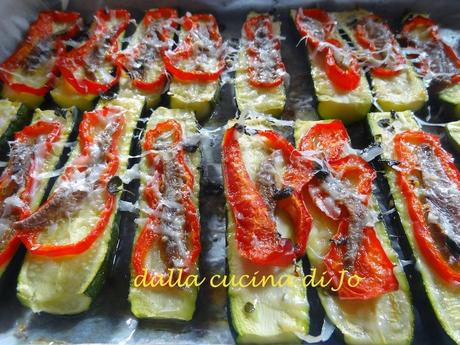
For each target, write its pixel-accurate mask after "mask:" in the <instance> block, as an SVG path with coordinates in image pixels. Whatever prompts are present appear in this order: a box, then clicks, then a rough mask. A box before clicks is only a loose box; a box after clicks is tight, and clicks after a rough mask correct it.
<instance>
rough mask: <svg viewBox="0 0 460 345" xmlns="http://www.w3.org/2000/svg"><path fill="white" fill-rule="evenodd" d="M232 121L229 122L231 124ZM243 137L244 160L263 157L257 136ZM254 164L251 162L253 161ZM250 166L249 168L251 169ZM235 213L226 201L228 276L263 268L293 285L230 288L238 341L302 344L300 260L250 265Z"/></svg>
mask: <svg viewBox="0 0 460 345" xmlns="http://www.w3.org/2000/svg"><path fill="white" fill-rule="evenodd" d="M233 124H234V122H233V121H231V122H229V123H228V126H229V127H230V126H232V125H233ZM245 124H246V125H248V126H249V127H250V128H255V129H269V128H271V125H270V122H269V121H268V120H266V119H264V118H258V119H252V120H246V121H245ZM250 138H253V139H248V138H243V137H242V138H241V139H240V140H239V141H240V145H241V152H242V154H243V160H245V161H246V162H247V160H251V161H252V160H255V161H256V162H255V163H257V161H259V160H261V159H262V156H263V153H262V152H263V149H262V148H261V145H262V147H264V146H265V145H264V144H263V140H262V139H261V138H258V137H257V136H251V137H250ZM251 165H252V164H251ZM251 169H253V168H250V167H248V171H251ZM277 218H278V222H279V223H278V231H279V232H280V233H282V234H284V235H285V236H286V235H287V234H288V233H289V231H290V230H291V229H290V225H289V222H287V221H286V220H285V219H282V217H277ZM234 223H235V222H234V215H233V213H232V211H231V209H230V207H229V205H228V203H227V204H226V228H227V234H226V240H227V264H228V271H227V275H228V276H230V277H232V276H235V277H236V279H238V277H241V276H242V274H248V275H249V276H251V275H255V272H257V271H260V273H259V277H261V276H264V275H265V276H268V275H273V276H274V279H275V280H276V279H277V278H278V277H279V276H280V275H290V276H291V282H292V284H291V286H284V287H274V286H270V285H268V286H265V287H257V288H254V287H248V288H238V287H237V288H234V287H231V286H229V288H228V301H229V312H230V317H231V321H232V326H233V330H234V331H235V333H236V341H237V343H245V344H246V343H247V344H255V343H257V344H270V343H271V344H279V343H291V344H292V343H300V338H299V336H300V337H301V336H302V335H305V334H308V331H309V323H310V322H309V303H308V299H307V287H305V286H304V285H303V283H302V281H301V280H302V279H303V277H304V272H303V268H302V263H301V261H297V262H296V263H293V264H292V265H290V266H287V267H282V268H280V267H276V268H275V267H270V266H267V267H263V266H257V265H254V264H251V263H250V262H247V261H246V260H244V259H243V258H241V257H240V255H239V253H238V249H237V244H236V240H235V234H234V231H235V224H234ZM248 302H249V303H252V304H253V305H254V307H255V308H254V310H253V311H251V312H248V311H247V310H246V305H247V304H248Z"/></svg>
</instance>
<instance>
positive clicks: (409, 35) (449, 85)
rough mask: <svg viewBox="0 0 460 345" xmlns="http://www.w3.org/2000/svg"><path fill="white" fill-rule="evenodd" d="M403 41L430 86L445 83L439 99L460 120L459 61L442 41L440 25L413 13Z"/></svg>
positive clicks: (440, 90) (406, 24) (424, 16)
mask: <svg viewBox="0 0 460 345" xmlns="http://www.w3.org/2000/svg"><path fill="white" fill-rule="evenodd" d="M400 40H401V43H402V45H403V46H405V47H408V48H409V49H408V53H407V55H408V58H409V59H413V60H414V67H415V69H416V71H417V72H418V73H419V74H420V75H421V76H422V77H423V78H424V79H425V80H426V83H427V84H432V82H433V81H435V82H442V83H444V85H442V86H441V85H440V86H441V87H438V89H439V90H438V91H436V92H437V94H438V97H439V99H440V100H441V101H443V102H444V103H445V104H446V105H447V106H448V107H449V110H450V111H452V113H453V115H454V116H456V117H460V58H459V57H458V56H457V54H456V53H455V51H454V50H453V48H452V47H451V46H450V45H449V44H448V43H446V42H445V41H444V40H443V39H442V38H441V36H440V33H439V27H438V25H437V24H436V23H435V22H434V21H433V20H432V19H430V17H429V15H427V14H424V13H423V14H416V13H411V14H409V15H408V16H406V18H405V20H404V21H403V28H402V31H401V35H400Z"/></svg>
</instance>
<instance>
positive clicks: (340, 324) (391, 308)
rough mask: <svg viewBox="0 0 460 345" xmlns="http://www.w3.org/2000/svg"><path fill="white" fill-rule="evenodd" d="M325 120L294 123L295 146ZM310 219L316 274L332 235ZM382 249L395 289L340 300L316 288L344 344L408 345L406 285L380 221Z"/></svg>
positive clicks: (409, 319)
mask: <svg viewBox="0 0 460 345" xmlns="http://www.w3.org/2000/svg"><path fill="white" fill-rule="evenodd" d="M321 122H329V121H299V120H297V121H296V123H295V130H294V138H295V142H296V143H297V145H298V143H299V142H300V140H301V139H302V137H303V136H304V135H305V134H306V133H308V131H309V129H310V128H312V127H313V126H314V125H315V124H317V123H321ZM369 204H370V207H371V208H373V209H374V210H376V211H377V210H378V204H377V201H376V200H375V198H374V197H373V198H371V199H370V202H369ZM309 211H310V213H311V216H312V218H313V225H312V229H311V232H310V235H309V238H308V244H307V256H308V260H309V262H310V265H311V267H312V268H316V269H317V270H318V273H319V274H321V273H322V272H324V270H325V267H324V264H323V259H322V257H324V256H325V255H326V254H327V252H328V250H329V243H330V240H331V239H332V237H333V236H334V234H335V229H332V228H331V227H330V225H329V224H328V222H327V221H326V220H325V219H324V218H323V217H321V215H320V214H315V213H317V211H316V210H315V209H309ZM375 232H376V234H377V237H378V239H379V240H380V243H381V244H382V247H383V248H384V250H385V253H386V254H387V256H388V258H389V259H390V260H391V261H392V262H393V264H394V274H395V276H396V278H397V279H398V283H399V289H398V290H397V291H393V292H390V293H387V294H384V295H382V296H380V297H377V298H374V299H372V300H365V301H359V300H343V299H342V300H341V299H340V298H338V297H337V295H334V294H333V293H331V292H329V291H328V290H327V288H318V295H319V298H320V301H321V304H322V305H323V308H324V310H325V311H326V314H327V316H328V317H329V319H330V320H331V321H332V322H333V323H334V325H336V326H337V328H339V329H340V331H341V332H342V333H343V335H344V338H345V342H346V343H348V344H409V343H411V341H412V338H413V333H414V315H413V311H412V303H411V296H410V290H409V285H408V283H407V279H406V276H405V274H404V270H403V268H402V265H401V263H400V262H399V258H398V255H397V253H396V252H395V251H394V249H393V248H392V246H391V242H390V239H389V237H388V234H387V232H386V229H385V225H384V223H383V222H382V221H379V222H378V223H377V224H376V225H375Z"/></svg>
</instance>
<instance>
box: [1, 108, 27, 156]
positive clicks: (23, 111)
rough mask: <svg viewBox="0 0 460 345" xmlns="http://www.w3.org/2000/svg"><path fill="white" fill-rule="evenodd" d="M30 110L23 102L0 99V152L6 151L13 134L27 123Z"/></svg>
mask: <svg viewBox="0 0 460 345" xmlns="http://www.w3.org/2000/svg"><path fill="white" fill-rule="evenodd" d="M31 113H32V112H31V111H30V110H29V109H28V108H27V107H26V106H25V105H23V104H21V103H18V102H11V101H9V100H7V99H0V152H7V146H6V145H7V144H8V141H9V140H11V139H12V138H13V134H14V133H15V132H17V131H18V130H20V129H22V127H24V126H25V125H27V124H28V123H29V121H30V118H31Z"/></svg>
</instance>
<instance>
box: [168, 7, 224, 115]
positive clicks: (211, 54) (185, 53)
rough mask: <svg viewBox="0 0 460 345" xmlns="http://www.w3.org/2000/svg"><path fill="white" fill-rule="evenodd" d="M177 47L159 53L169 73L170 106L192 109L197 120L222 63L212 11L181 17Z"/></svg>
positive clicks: (205, 111) (212, 94)
mask: <svg viewBox="0 0 460 345" xmlns="http://www.w3.org/2000/svg"><path fill="white" fill-rule="evenodd" d="M182 23H183V24H182V26H181V30H180V33H179V38H178V43H177V47H176V48H175V49H174V50H172V51H167V52H166V53H165V55H164V57H163V59H164V63H165V65H166V69H167V70H168V72H169V73H170V74H171V75H172V79H171V83H170V85H169V92H168V95H169V97H170V107H171V108H177V109H187V110H193V111H194V112H195V115H196V118H197V120H198V121H203V120H205V119H206V118H207V116H208V115H209V113H210V112H211V109H212V106H213V103H214V101H215V100H216V99H217V94H218V92H219V88H220V80H219V79H220V74H221V73H222V71H223V69H224V67H225V61H224V50H223V49H224V48H223V45H222V37H221V36H220V33H219V27H218V24H217V21H216V19H215V18H214V16H213V15H212V14H186V15H185V16H184V17H182Z"/></svg>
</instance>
